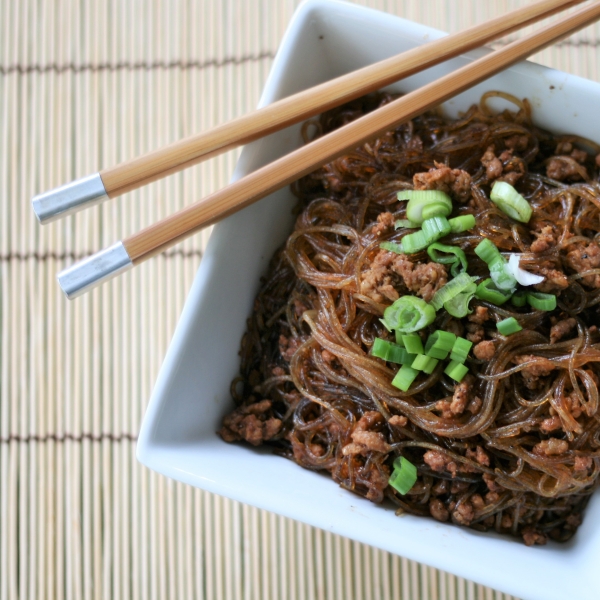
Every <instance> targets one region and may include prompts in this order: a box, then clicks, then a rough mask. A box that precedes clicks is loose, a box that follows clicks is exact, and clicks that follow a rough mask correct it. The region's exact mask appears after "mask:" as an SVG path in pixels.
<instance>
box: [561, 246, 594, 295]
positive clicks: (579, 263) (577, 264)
mask: <svg viewBox="0 0 600 600" xmlns="http://www.w3.org/2000/svg"><path fill="white" fill-rule="evenodd" d="M567 264H568V265H569V266H570V267H571V268H572V269H573V270H574V271H575V272H577V273H583V272H584V271H589V270H591V269H598V268H599V267H600V246H599V245H598V244H597V243H596V242H591V243H590V244H588V245H587V246H577V248H575V249H574V250H571V252H569V253H568V254H567ZM581 282H582V283H584V284H585V285H587V286H589V287H593V288H600V273H598V274H596V275H586V276H585V277H583V278H582V279H581Z"/></svg>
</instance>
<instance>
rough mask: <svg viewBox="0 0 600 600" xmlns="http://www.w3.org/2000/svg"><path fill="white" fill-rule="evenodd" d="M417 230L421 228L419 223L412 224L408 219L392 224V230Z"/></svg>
mask: <svg viewBox="0 0 600 600" xmlns="http://www.w3.org/2000/svg"><path fill="white" fill-rule="evenodd" d="M403 227H404V228H405V229H418V228H419V227H421V225H420V223H413V221H411V220H410V219H398V220H397V221H396V222H395V223H394V229H402V228H403Z"/></svg>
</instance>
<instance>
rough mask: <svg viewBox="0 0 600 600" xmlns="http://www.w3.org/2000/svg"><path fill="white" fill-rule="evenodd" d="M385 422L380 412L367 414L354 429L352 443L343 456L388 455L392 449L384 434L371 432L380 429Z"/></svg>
mask: <svg viewBox="0 0 600 600" xmlns="http://www.w3.org/2000/svg"><path fill="white" fill-rule="evenodd" d="M384 422H385V419H384V418H383V416H382V415H381V413H380V412H378V411H374V410H370V411H367V412H365V413H364V414H363V416H362V417H361V418H360V419H359V420H358V422H357V423H356V426H355V427H354V431H353V432H352V434H351V437H352V442H351V443H350V444H346V445H345V446H344V448H343V449H342V454H343V455H344V456H348V455H354V454H363V455H366V454H367V453H369V452H381V453H383V454H387V453H388V452H389V451H390V450H391V449H392V448H391V446H390V445H389V444H388V443H387V440H386V439H385V436H384V435H383V433H380V432H378V431H369V430H371V429H379V428H380V427H381V425H382V424H383V423H384Z"/></svg>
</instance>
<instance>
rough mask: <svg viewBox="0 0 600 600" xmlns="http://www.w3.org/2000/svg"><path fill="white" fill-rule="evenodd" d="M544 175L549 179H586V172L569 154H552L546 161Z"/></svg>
mask: <svg viewBox="0 0 600 600" xmlns="http://www.w3.org/2000/svg"><path fill="white" fill-rule="evenodd" d="M546 175H547V176H548V177H549V178H550V179H556V180H557V181H564V180H565V179H569V180H571V181H578V180H581V179H584V180H585V179H588V174H587V171H586V169H585V167H583V166H582V165H580V164H579V163H578V162H577V161H576V160H575V159H574V158H571V157H570V156H553V157H552V158H550V159H548V162H547V163H546Z"/></svg>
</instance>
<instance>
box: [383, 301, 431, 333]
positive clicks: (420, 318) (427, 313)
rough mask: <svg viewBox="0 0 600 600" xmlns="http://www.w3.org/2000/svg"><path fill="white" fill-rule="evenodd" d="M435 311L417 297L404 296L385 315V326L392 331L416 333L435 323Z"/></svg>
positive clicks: (386, 310) (387, 309) (388, 308)
mask: <svg viewBox="0 0 600 600" xmlns="http://www.w3.org/2000/svg"><path fill="white" fill-rule="evenodd" d="M434 319H435V309H434V308H433V306H431V305H430V304H427V302H425V300H422V299H421V298H417V297H416V296H402V297H401V298H398V300H396V301H395V302H394V303H393V304H392V305H391V306H388V307H387V308H386V309H385V311H384V313H383V319H382V322H383V324H384V325H385V326H386V327H387V328H388V329H390V330H392V329H394V330H396V331H400V332H401V333H414V332H415V331H419V329H423V327H427V325H429V324H430V323H433V321H434Z"/></svg>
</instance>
